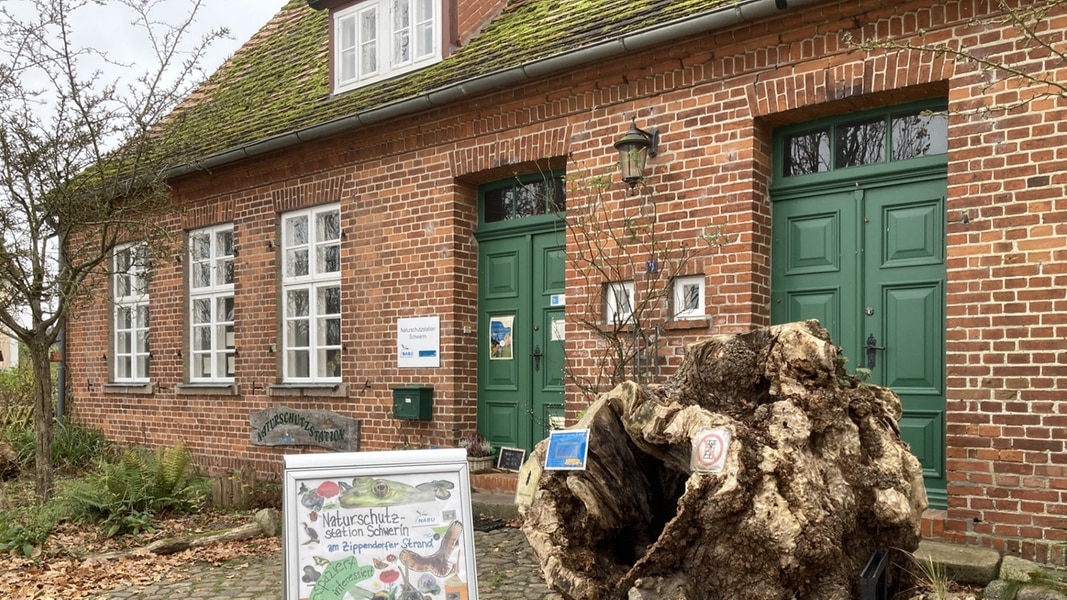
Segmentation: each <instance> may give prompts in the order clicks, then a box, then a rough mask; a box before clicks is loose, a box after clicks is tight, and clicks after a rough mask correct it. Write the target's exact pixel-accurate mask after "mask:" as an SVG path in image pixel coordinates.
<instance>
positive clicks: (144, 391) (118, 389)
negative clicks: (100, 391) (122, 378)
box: [104, 381, 156, 396]
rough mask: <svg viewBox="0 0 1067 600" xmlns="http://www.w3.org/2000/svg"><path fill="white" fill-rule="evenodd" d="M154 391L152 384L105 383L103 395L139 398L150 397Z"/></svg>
mask: <svg viewBox="0 0 1067 600" xmlns="http://www.w3.org/2000/svg"><path fill="white" fill-rule="evenodd" d="M155 391H156V388H155V385H154V384H153V383H152V382H150V381H149V382H145V383H134V382H130V383H115V382H110V383H105V384H104V393H105V394H135V395H139V396H150V395H152V394H154V393H155Z"/></svg>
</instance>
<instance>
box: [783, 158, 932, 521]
mask: <svg viewBox="0 0 1067 600" xmlns="http://www.w3.org/2000/svg"><path fill="white" fill-rule="evenodd" d="M944 197H945V180H944V179H943V178H937V179H932V180H927V181H913V182H899V183H895V184H889V185H885V184H880V185H877V186H874V185H872V186H869V187H867V186H864V185H863V183H862V182H859V183H856V182H851V183H850V185H849V187H848V188H847V189H843V190H840V191H837V192H819V193H815V194H810V195H802V194H797V195H796V196H795V197H792V198H790V199H787V200H779V199H776V200H775V202H774V206H773V217H774V224H773V236H772V237H773V246H772V256H771V261H772V262H771V288H772V291H771V321H772V322H773V323H786V322H790V321H797V320H802V319H809V318H817V319H819V321H820V323H822V325H823V327H825V328H826V329H827V330H828V331H829V332H830V335H831V336H832V339H833V341H834V343H835V344H838V345H839V346H841V348H842V353H843V355H844V357H845V359H846V361H847V362H846V364H845V368H846V369H847V370H848V371H850V372H855V371H856V369H857V368H864V369H870V381H871V383H874V384H877V385H884V386H887V387H890V388H892V389H893V390H894V391H895V392H896V393H897V395H898V396H900V399H901V402H902V404H903V407H904V417H903V419H902V420H901V423H900V426H901V438H902V439H903V440H904V441H905V442H907V443H908V444H909V445H910V446H911V449H912V452H913V453H914V454H915V456H916V457H918V458H919V460H920V461H921V462H922V464H923V469H924V473H925V475H926V485H927V496H928V498H929V499H930V502H931V505H934V506H943V505H944V504H945V484H946V481H945V476H944V446H945V437H944V435H945V434H944V431H945V429H944V423H945V418H944V411H945V359H944V356H945V353H944V348H945V342H944V335H945V315H944V306H945V280H946V276H945V235H944V233H945V204H944ZM868 345H872V346H874V347H875V348H874V349H873V350H871V349H868V347H867V346H868ZM871 358H873V359H874V361H873V364H871V363H870V362H869V360H870V359H871Z"/></svg>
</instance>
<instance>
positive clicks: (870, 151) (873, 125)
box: [834, 117, 886, 169]
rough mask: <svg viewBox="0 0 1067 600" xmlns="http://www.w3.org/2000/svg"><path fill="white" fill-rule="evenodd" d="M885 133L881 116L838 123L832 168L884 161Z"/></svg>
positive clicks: (883, 120)
mask: <svg viewBox="0 0 1067 600" xmlns="http://www.w3.org/2000/svg"><path fill="white" fill-rule="evenodd" d="M885 133H886V132H885V119H884V118H883V117H875V118H873V119H868V120H866V121H859V122H855V123H847V124H844V125H838V126H837V135H836V138H837V139H836V140H835V142H836V144H837V147H836V152H835V157H834V168H835V169H844V168H847V167H858V166H861V165H872V164H875V163H880V162H883V161H885Z"/></svg>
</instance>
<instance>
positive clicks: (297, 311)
mask: <svg viewBox="0 0 1067 600" xmlns="http://www.w3.org/2000/svg"><path fill="white" fill-rule="evenodd" d="M285 314H286V315H287V316H290V317H306V316H308V314H309V312H308V291H307V290H291V291H290V292H289V293H288V294H286V302H285Z"/></svg>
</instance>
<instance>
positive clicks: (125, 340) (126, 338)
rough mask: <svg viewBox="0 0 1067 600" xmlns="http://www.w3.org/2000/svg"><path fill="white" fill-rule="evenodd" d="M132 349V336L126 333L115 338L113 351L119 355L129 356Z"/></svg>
mask: <svg viewBox="0 0 1067 600" xmlns="http://www.w3.org/2000/svg"><path fill="white" fill-rule="evenodd" d="M132 349H133V334H131V333H129V332H126V333H120V334H118V335H117V336H115V351H116V352H118V353H119V354H129V353H130V351H131V350H132Z"/></svg>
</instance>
